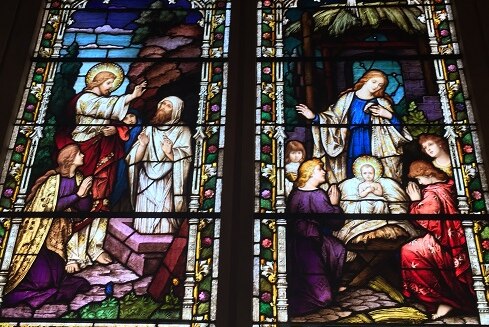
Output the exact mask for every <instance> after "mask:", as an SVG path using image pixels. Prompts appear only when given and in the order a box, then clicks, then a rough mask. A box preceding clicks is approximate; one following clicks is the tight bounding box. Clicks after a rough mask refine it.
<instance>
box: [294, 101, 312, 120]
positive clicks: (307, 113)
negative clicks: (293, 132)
mask: <svg viewBox="0 0 489 327" xmlns="http://www.w3.org/2000/svg"><path fill="white" fill-rule="evenodd" d="M295 110H296V111H297V112H298V113H300V114H301V115H302V116H304V117H306V118H307V119H314V117H315V116H316V115H315V114H314V113H313V112H312V110H311V109H309V107H308V106H306V105H305V104H302V103H300V104H298V105H297V106H295Z"/></svg>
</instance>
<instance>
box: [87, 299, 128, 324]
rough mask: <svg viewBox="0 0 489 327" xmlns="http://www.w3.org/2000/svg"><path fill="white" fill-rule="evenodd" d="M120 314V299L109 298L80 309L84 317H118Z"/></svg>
mask: <svg viewBox="0 0 489 327" xmlns="http://www.w3.org/2000/svg"><path fill="white" fill-rule="evenodd" d="M118 315H119V301H118V300H117V299H115V298H112V297H111V298H107V299H105V300H103V301H102V302H95V303H90V304H88V305H86V306H84V307H83V308H81V309H80V317H81V318H82V319H117V318H118Z"/></svg>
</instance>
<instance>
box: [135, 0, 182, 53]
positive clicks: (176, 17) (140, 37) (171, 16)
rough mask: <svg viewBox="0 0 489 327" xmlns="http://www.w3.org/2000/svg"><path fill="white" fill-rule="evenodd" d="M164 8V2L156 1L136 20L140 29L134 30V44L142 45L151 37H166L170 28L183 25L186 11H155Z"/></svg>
mask: <svg viewBox="0 0 489 327" xmlns="http://www.w3.org/2000/svg"><path fill="white" fill-rule="evenodd" d="M162 8H164V5H163V2H162V1H160V0H158V1H155V2H153V3H152V4H151V5H150V9H149V10H145V11H143V12H142V13H141V15H140V16H139V18H138V19H136V20H135V23H137V24H139V27H138V28H137V29H136V30H134V33H133V36H132V40H131V41H132V43H134V44H141V43H143V42H144V41H145V40H146V39H147V38H148V37H149V36H151V35H164V34H165V32H166V31H167V30H168V29H169V28H170V27H172V26H175V25H178V24H180V23H182V22H183V21H184V19H185V16H186V15H187V13H186V12H185V11H184V10H155V9H162Z"/></svg>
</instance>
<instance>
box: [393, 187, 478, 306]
mask: <svg viewBox="0 0 489 327" xmlns="http://www.w3.org/2000/svg"><path fill="white" fill-rule="evenodd" d="M453 185H454V183H453V181H452V180H449V181H448V182H443V183H435V184H431V185H428V186H427V187H426V188H425V189H423V191H422V199H421V201H416V202H414V203H412V204H411V208H410V213H412V214H457V213H458V212H457V208H456V205H455V201H454V199H453V195H454V191H453ZM415 223H416V224H417V225H419V226H420V227H422V228H423V229H425V230H426V232H427V234H426V235H425V236H423V237H419V238H417V239H415V240H413V241H411V242H409V243H407V244H405V245H404V246H403V247H402V248H401V269H402V270H401V274H402V279H403V293H404V295H405V296H407V297H414V298H417V299H418V300H420V301H421V302H423V304H425V306H426V308H427V310H428V311H429V312H436V310H437V308H438V305H439V304H441V303H444V304H448V305H450V306H452V307H454V308H455V309H459V310H462V311H465V312H467V311H469V312H470V311H474V309H475V299H474V296H475V293H474V291H473V281H472V274H471V271H470V261H469V254H468V252H467V248H466V241H465V235H464V231H463V228H462V223H461V222H460V220H416V221H415Z"/></svg>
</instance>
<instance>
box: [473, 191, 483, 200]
mask: <svg viewBox="0 0 489 327" xmlns="http://www.w3.org/2000/svg"><path fill="white" fill-rule="evenodd" d="M472 197H473V198H474V199H476V200H480V199H482V193H481V192H479V191H474V192H472Z"/></svg>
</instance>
